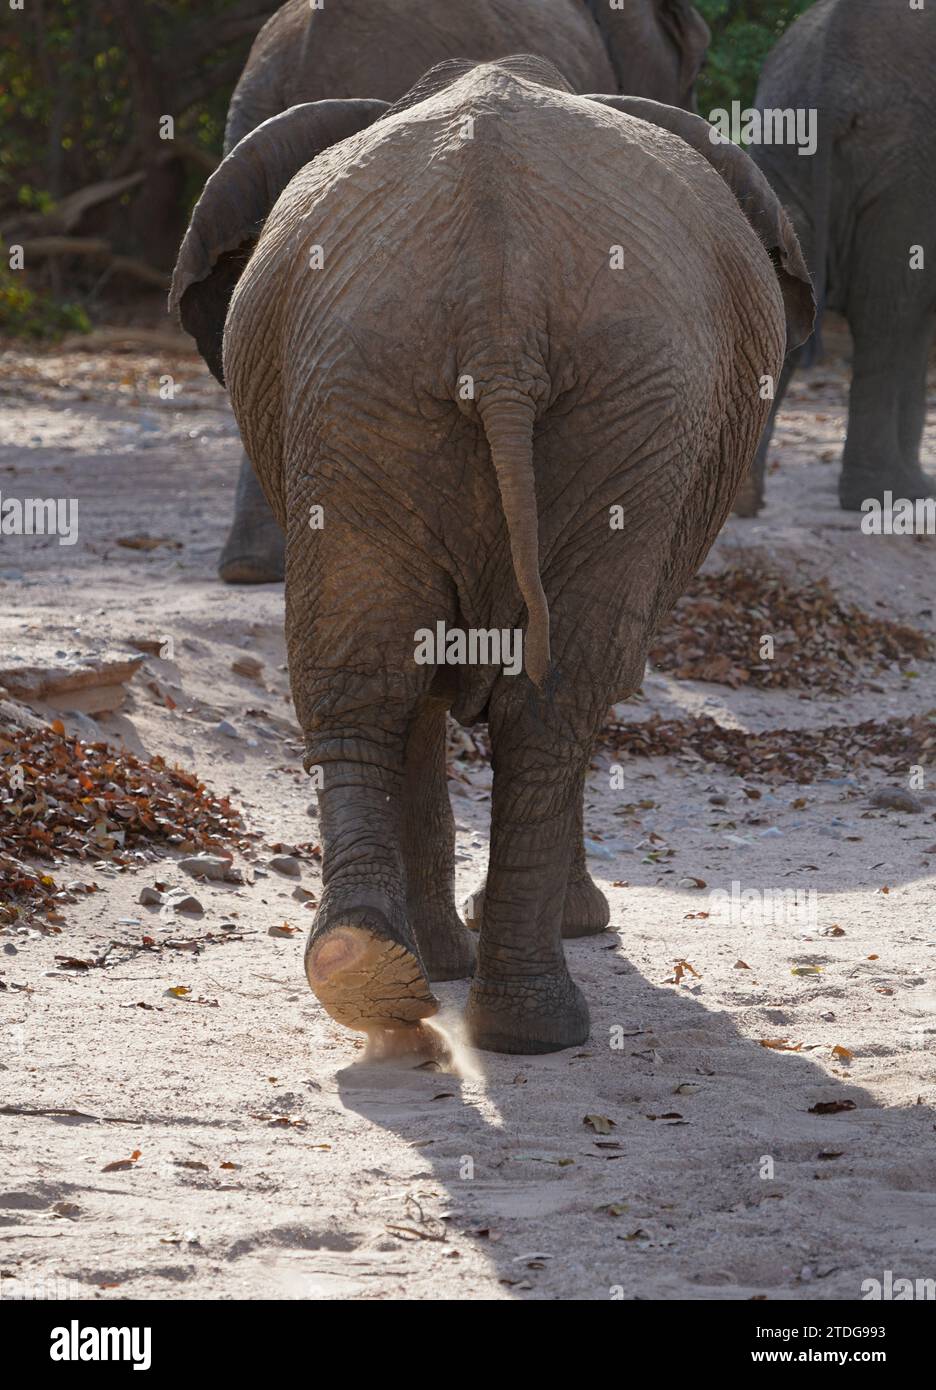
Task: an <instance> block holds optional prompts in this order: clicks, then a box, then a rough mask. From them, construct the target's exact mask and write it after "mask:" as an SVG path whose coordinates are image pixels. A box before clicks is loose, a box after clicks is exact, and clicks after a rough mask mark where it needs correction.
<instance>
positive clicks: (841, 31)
mask: <svg viewBox="0 0 936 1390" xmlns="http://www.w3.org/2000/svg"><path fill="white" fill-rule="evenodd" d="M756 106H757V108H758V109H759V110H760V111H761V112H765V111H776V112H782V111H789V110H794V111H796V112H798V113H803V114H813V113H814V116H815V119H816V120H817V134H818V139H817V141H816V146H815V152H814V153H811V154H810V153H801V152H800V149H799V148H798V147H797V145H796V144H794V143H790V142H788V143H782V144H781V143H778V144H767V143H764V144H762V145H759V146H752V149H751V153H752V155H753V156H754V159H755V161H756V162H757V164H758V165H759V166H760V168H761V170H762V171H763V173H764V174H766V176H767V178H768V180H769V182H770V183H771V185H772V187H773V189H774V191H775V192H776V194H777V196H778V197H779V198H780V200H781V202H782V203H783V204H784V206H785V207H786V209H787V211H788V213H789V214H790V216H791V218H792V220H793V223H794V226H795V227H796V230H797V234H798V236H799V239H800V242H801V244H802V247H803V252H804V254H805V256H806V260H807V263H808V265H809V268H810V271H811V272H812V275H813V278H814V280H815V284H816V291H817V298H818V299H819V302H820V309H821V308H827V309H833V310H835V311H836V312H838V313H840V314H843V315H844V316H845V318H846V319H847V321H848V326H849V328H850V329H851V333H852V338H853V340H854V354H853V363H852V383H851V395H850V400H849V410H848V437H847V439H846V441H845V452H844V458H843V462H842V472H841V477H840V479H839V500H840V502H841V505H842V507H844V508H845V509H846V510H851V511H857V510H859V509H861V508H862V504H863V503H865V502H866V501H870V500H871V499H877V500H878V501H880V502H886V500H887V499H886V497H885V494H886V493H887V492H890V493H891V494H892V496H893V497H894V498H908V499H918V498H924V497H929V496H932V495H933V494H934V492H936V480H934V479H933V478H931V477H928V476H927V475H926V474H925V473H924V472H923V471H922V470H921V468H920V462H919V455H920V440H921V436H922V432H923V424H924V419H925V414H926V366H927V357H928V354H929V348H930V343H931V340H932V336H933V323H934V315H936V181H934V178H933V171H934V169H936V5H927V6H926V8H911V6H910V4H909V3H907V0H818V3H817V4H816V5H814V6H813V7H812V8H811V9H810V10H807V12H806V13H805V14H804V15H802V16H801V18H800V19H798V20H797V22H796V23H795V24H794V25H792V27H791V28H790V29H788V30H787V32H786V34H785V35H784V36H783V38H782V39H781V41H780V42H779V43H778V44H777V46H776V48H775V49H774V50H773V52H772V53H771V55H770V57H769V59H768V60H767V63H766V65H765V67H764V71H763V74H762V76H761V81H760V86H759V88H758V92H757V101H756ZM803 356H804V352H803V350H801V351H800V352H799V353H791V354H790V356H788V357H787V360H786V363H785V365H784V370H783V373H782V375H781V378H780V382H779V387H778V390H777V393H776V400H775V404H774V416H775V414H776V410H777V409H778V408H779V405H780V402H781V400H782V398H783V394H784V391H785V389H786V386H787V384H788V382H789V380H790V377H791V375H792V373H793V370H794V369H795V367H796V365H797V363H798V362H799V361H800V360H801V359H802V357H803ZM772 424H773V416H772V418H771V423H770V425H768V428H767V431H766V432H765V435H764V438H763V439H762V441H761V445H760V449H759V451H758V455H757V459H756V461H755V465H754V468H753V470H752V473H751V477H750V478H749V479H748V482H747V485H746V487H745V489H744V491H743V492H742V494H741V497H740V499H739V506H738V510H739V511H740V512H742V514H744V515H753V514H755V513H756V512H757V511H758V510H759V508H760V506H761V504H762V503H763V500H764V472H765V465H766V459H767V450H768V446H769V444H770V436H771V430H772Z"/></svg>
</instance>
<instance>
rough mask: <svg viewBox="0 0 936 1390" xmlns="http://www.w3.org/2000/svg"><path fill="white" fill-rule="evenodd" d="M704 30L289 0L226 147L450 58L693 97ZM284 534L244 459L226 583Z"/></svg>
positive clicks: (671, 23)
mask: <svg viewBox="0 0 936 1390" xmlns="http://www.w3.org/2000/svg"><path fill="white" fill-rule="evenodd" d="M708 41H709V31H708V28H707V26H706V24H705V21H704V20H703V19H702V17H701V15H700V14H699V13H698V11H697V10H696V9H695V8H694V7H693V5H692V4H691V3H690V0H627V3H626V4H625V5H624V6H623V8H621V9H615V8H612V6H611V0H328V3H327V4H326V5H324V6H323V7H322V8H320V9H312V8H311V7H310V5H309V0H289V3H287V4H285V5H283V6H282V7H281V8H280V9H279V10H277V11H276V13H275V14H274V15H273V16H272V17H271V18H270V19H269V20H268V21H267V23H266V24H265V25H264V27H263V29H262V30H261V31H260V33H259V35H258V36H257V39H256V41H255V43H254V45H253V48H252V50H251V52H250V56H249V57H248V59H247V63H246V65H245V67H244V71H243V74H242V75H241V77H240V80H239V81H238V84H237V87H236V89H235V91H234V95H233V97H232V98H231V105H230V110H229V112H228V119H227V128H226V131H225V153H228V152H229V151H230V150H232V149H233V148H234V146H235V145H236V144H237V142H238V141H239V140H242V139H243V137H244V136H245V135H247V134H248V133H249V132H250V131H251V130H254V129H255V128H256V127H257V126H258V125H260V124H261V122H263V121H265V120H268V119H269V118H270V117H271V116H276V115H278V114H279V113H280V112H281V111H285V110H286V109H287V108H288V107H290V106H295V105H297V104H298V103H300V102H306V101H319V100H323V99H325V98H329V97H377V98H380V99H382V100H384V101H396V100H397V99H398V98H400V97H402V96H403V94H404V93H405V92H407V91H408V90H409V89H410V87H412V85H413V84H414V83H415V82H416V81H417V80H418V78H420V77H421V76H422V75H423V73H424V72H427V71H428V70H429V68H431V67H432V66H433V65H434V64H435V63H439V62H442V61H444V60H445V59H448V58H470V59H474V60H478V59H489V58H502V57H505V56H506V55H507V54H510V53H537V54H540V55H541V56H542V57H544V58H549V59H550V60H551V61H552V62H553V63H555V65H556V66H557V67H558V68H559V70H560V72H562V73H563V74H564V76H565V78H566V80H567V81H568V82H569V83H570V84H571V86H572V88H573V90H574V91H577V92H611V91H617V92H624V93H627V94H629V95H632V96H646V97H652V98H653V99H654V100H656V101H663V102H667V103H668V104H669V105H672V106H685V107H687V108H691V107H692V103H693V90H694V84H695V80H696V77H697V75H698V72H699V69H700V68H701V66H702V62H703V60H704V58H705V52H706V48H707V46H708ZM283 563H284V561H283V536H282V533H281V532H280V530H279V528H278V527H277V525H276V522H275V521H274V519H273V516H272V514H271V512H270V509H269V507H268V506H267V505H266V502H265V500H264V497H263V494H262V492H261V490H260V486H259V484H258V482H257V478H256V476H255V474H254V471H253V469H252V468H251V466H250V461H249V459H248V458H247V457H246V455H244V456H243V457H242V460H241V468H240V475H239V478H238V485H237V493H236V498H235V514H234V521H233V524H232V527H231V531H230V534H229V535H228V538H227V540H226V542H225V545H224V549H223V551H222V554H221V559H220V562H219V567H218V568H219V573H220V575H221V578H222V579H224V580H225V581H226V582H227V583H229V584H263V583H268V582H270V581H272V580H279V579H282V578H283Z"/></svg>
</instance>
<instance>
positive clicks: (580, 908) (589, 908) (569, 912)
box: [462, 874, 611, 941]
mask: <svg viewBox="0 0 936 1390" xmlns="http://www.w3.org/2000/svg"><path fill="white" fill-rule="evenodd" d="M462 911H463V912H464V914H465V922H466V924H467V926H468V928H469V930H470V931H480V930H481V918H482V915H483V913H484V888H483V887H481V888H476V889H475V891H474V892H473V893H471V894H470V895H469V896H468V897H467V898H466V899H465V904H464V907H463V908H462ZM610 921H611V909H610V908H609V906H608V900H607V898H606V897H605V895H604V893H602V891H601V889H600V888H599V887H598V886H597V884H595V883H594V882H593V881H592V879H591V877H590V876H589V875H588V874H586V876H585V877H584V878H581V879H577V880H576V882H575V883H570V884H569V885H568V887H567V888H566V895H565V902H564V903H563V908H562V936H563V939H564V940H569V941H572V940H575V939H576V938H577V937H581V936H598V935H599V934H600V933H601V932H603V931H604V930H605V928H606V927H607V925H608V923H609V922H610Z"/></svg>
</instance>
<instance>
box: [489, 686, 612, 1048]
mask: <svg viewBox="0 0 936 1390" xmlns="http://www.w3.org/2000/svg"><path fill="white" fill-rule="evenodd" d="M606 707H607V702H605V703H603V704H602V706H601V708H602V709H604V708H606ZM572 717H573V718H577V719H581V717H582V716H581V715H580V714H579V715H576V714H575V713H574V712H573V713H572ZM596 722H597V720H596ZM489 723H490V731H491V748H492V754H493V764H494V793H493V802H492V812H491V859H490V865H489V868H488V878H487V885H486V888H485V902H484V917H483V920H482V923H481V932H480V938H479V944H478V967H477V971H476V974H475V976H474V979H473V980H472V984H471V991H470V993H469V996H468V1008H467V1014H466V1018H467V1023H468V1031H469V1036H470V1038H471V1040H472V1041H473V1042H474V1043H475V1044H476V1045H477V1046H479V1047H482V1048H486V1049H488V1050H489V1051H492V1052H519V1053H536V1052H555V1051H558V1050H559V1049H560V1048H563V1047H573V1046H575V1045H577V1044H579V1043H583V1042H584V1041H585V1039H586V1038H587V1037H588V1028H589V1022H588V1007H587V1005H586V1003H585V1000H584V998H583V996H582V993H581V991H580V990H579V988H578V986H577V985H576V984H575V983H574V982H573V980H572V977H571V976H570V974H569V971H568V967H567V965H566V960H565V955H564V952H563V949H562V913H563V904H564V900H565V894H566V886H567V884H568V881H569V874H570V871H571V868H572V862H573V844H572V841H573V836H574V835H575V833H576V827H577V819H578V812H577V804H580V803H581V799H582V790H583V784H584V778H585V772H586V770H587V767H588V749H589V746H590V739H589V740H587V741H586V740H583V741H582V742H581V743H580V744H579V743H577V742H576V743H573V742H572V741H571V736H570V728H572V727H574V725H572V724H571V721H570V711H568V710H561V708H560V706H559V701H558V697H554V698H553V699H551V700H549V701H548V702H547V701H545V700H543V699H542V698H541V697H540V696H538V695H537V694H536V693H535V692H534V691H533V690H532V689H531V687H530V686H529V684H528V683H527V682H526V681H523V682H522V684H521V683H518V682H517V681H516V679H515V678H512V677H509V676H502V677H501V678H500V679H499V681H498V682H497V685H496V686H495V690H494V693H493V695H492V698H491V702H490V720H489ZM589 733H591V731H589Z"/></svg>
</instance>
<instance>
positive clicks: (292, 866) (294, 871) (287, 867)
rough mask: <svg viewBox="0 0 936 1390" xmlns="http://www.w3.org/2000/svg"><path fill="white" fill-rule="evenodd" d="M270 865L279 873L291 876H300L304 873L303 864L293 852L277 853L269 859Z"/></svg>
mask: <svg viewBox="0 0 936 1390" xmlns="http://www.w3.org/2000/svg"><path fill="white" fill-rule="evenodd" d="M269 865H270V868H271V869H275V870H276V872H277V873H278V874H287V875H288V876H289V878H299V877H300V876H301V874H302V865H301V864H300V863H299V860H298V859H296V857H295V856H294V855H292V854H275V855H274V856H273V858H272V859H271V860H269Z"/></svg>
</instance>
